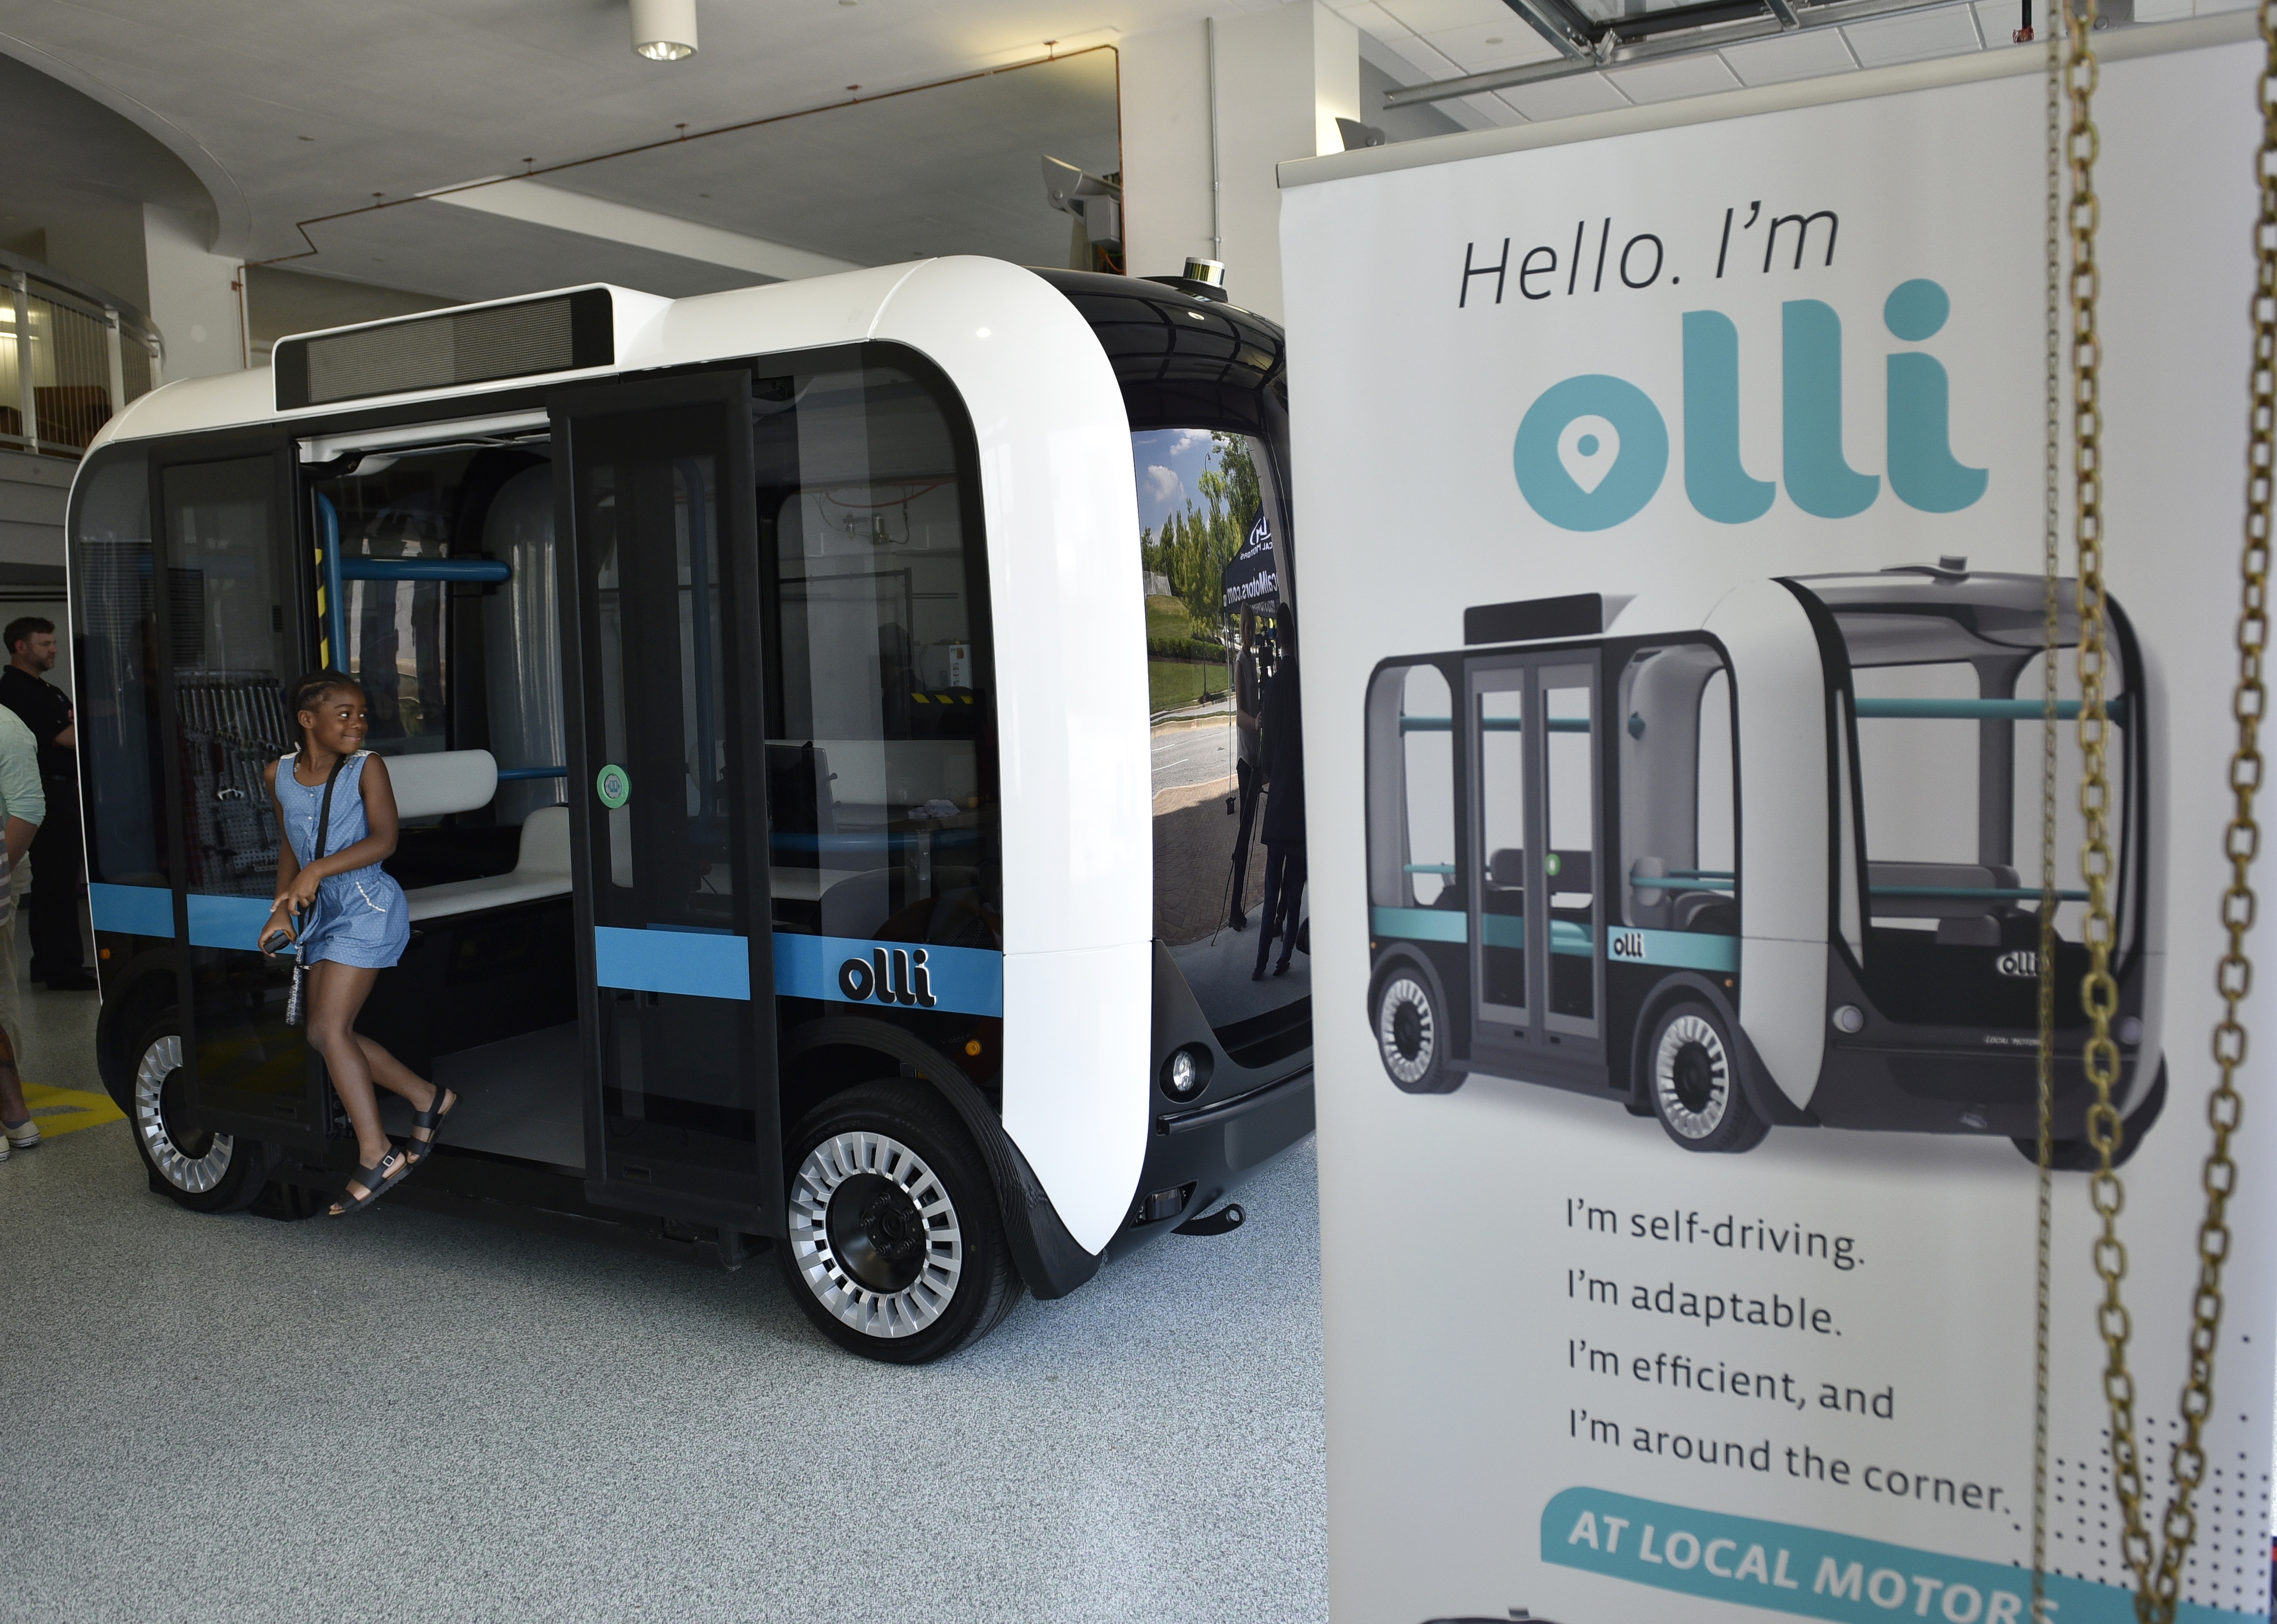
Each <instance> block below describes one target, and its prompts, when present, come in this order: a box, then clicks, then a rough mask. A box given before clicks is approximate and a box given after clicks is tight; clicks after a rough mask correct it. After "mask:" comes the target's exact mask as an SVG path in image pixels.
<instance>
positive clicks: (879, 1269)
mask: <svg viewBox="0 0 2277 1624" xmlns="http://www.w3.org/2000/svg"><path fill="white" fill-rule="evenodd" d="M790 1247H791V1256H792V1258H793V1260H794V1261H795V1262H796V1264H798V1272H799V1278H800V1279H803V1280H804V1281H805V1282H806V1286H807V1289H808V1290H809V1291H811V1292H812V1293H813V1294H814V1296H815V1301H818V1302H819V1303H821V1304H822V1306H823V1307H825V1308H826V1309H829V1310H830V1312H831V1313H832V1314H834V1315H835V1316H836V1317H837V1318H838V1319H839V1320H840V1321H841V1323H843V1324H847V1325H849V1326H851V1327H852V1328H853V1329H855V1330H856V1331H858V1332H861V1333H862V1334H863V1335H864V1336H874V1337H905V1336H910V1335H912V1334H914V1333H915V1332H919V1331H922V1330H924V1329H925V1327H926V1326H927V1325H930V1324H933V1321H935V1320H936V1319H939V1318H940V1316H941V1314H942V1313H943V1312H944V1311H945V1310H946V1309H948V1304H949V1301H950V1299H951V1298H953V1297H954V1296H955V1295H956V1286H957V1281H958V1279H959V1278H960V1276H961V1275H962V1274H963V1268H964V1237H963V1230H962V1228H961V1227H960V1226H959V1225H958V1223H957V1217H956V1203H955V1202H953V1201H951V1200H950V1199H949V1195H948V1188H947V1187H946V1186H945V1185H944V1184H943V1183H942V1182H941V1180H940V1176H939V1175H938V1174H936V1173H935V1172H933V1169H932V1168H931V1167H929V1166H927V1165H926V1164H925V1158H924V1157H920V1156H919V1155H918V1153H917V1152H916V1151H914V1150H911V1149H910V1147H909V1146H907V1145H905V1144H903V1143H902V1142H901V1141H900V1140H898V1139H895V1138H893V1137H891V1136H890V1135H885V1134H879V1133H872V1132H868V1131H862V1132H857V1133H851V1134H841V1135H837V1136H836V1137H834V1138H831V1139H826V1140H824V1141H823V1142H821V1143H820V1144H819V1145H817V1146H815V1147H814V1149H813V1150H810V1151H808V1152H807V1156H806V1159H805V1161H803V1162H802V1163H801V1164H800V1165H799V1169H798V1175H797V1177H796V1179H795V1180H792V1188H791V1192H790Z"/></svg>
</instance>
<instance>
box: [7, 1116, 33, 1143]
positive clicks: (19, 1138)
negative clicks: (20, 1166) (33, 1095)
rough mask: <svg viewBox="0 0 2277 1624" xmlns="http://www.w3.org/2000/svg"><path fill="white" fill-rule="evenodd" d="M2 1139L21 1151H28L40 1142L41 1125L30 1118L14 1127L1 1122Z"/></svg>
mask: <svg viewBox="0 0 2277 1624" xmlns="http://www.w3.org/2000/svg"><path fill="white" fill-rule="evenodd" d="M0 1139H5V1140H6V1141H7V1142H9V1143H10V1144H11V1145H13V1146H15V1147H16V1149H18V1150H30V1149H31V1148H32V1147H33V1146H34V1145H35V1144H37V1143H39V1142H40V1125H39V1124H38V1123H36V1122H34V1121H33V1120H32V1119H31V1118H29V1117H26V1118H25V1119H23V1120H22V1121H21V1122H19V1123H17V1124H16V1125H15V1126H14V1127H10V1126H9V1125H8V1124H7V1123H4V1122H0Z"/></svg>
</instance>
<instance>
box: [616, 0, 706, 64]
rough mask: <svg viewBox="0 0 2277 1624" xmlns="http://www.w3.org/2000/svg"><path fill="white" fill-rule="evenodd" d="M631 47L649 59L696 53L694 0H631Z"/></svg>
mask: <svg viewBox="0 0 2277 1624" xmlns="http://www.w3.org/2000/svg"><path fill="white" fill-rule="evenodd" d="M632 14H633V50H634V51H635V53H636V54H637V55H639V56H643V57H647V58H648V59H649V60H650V61H651V62H679V61H681V60H682V59H683V58H685V57H692V56H694V55H695V54H696V0H632Z"/></svg>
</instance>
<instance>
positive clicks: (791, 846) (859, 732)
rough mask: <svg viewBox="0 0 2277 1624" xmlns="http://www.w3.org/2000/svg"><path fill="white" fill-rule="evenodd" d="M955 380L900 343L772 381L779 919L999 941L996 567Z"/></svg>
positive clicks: (763, 526)
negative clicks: (912, 364) (984, 531)
mask: <svg viewBox="0 0 2277 1624" xmlns="http://www.w3.org/2000/svg"><path fill="white" fill-rule="evenodd" d="M936 391H940V393H939V394H937V393H936ZM943 398H946V390H945V386H943V385H938V384H935V383H933V382H931V381H930V376H929V375H927V376H920V375H919V374H918V372H916V371H915V370H914V369H912V368H905V367H902V366H898V365H895V364H890V363H889V362H887V361H886V360H883V359H882V358H880V359H878V360H872V361H871V362H870V364H859V365H850V366H849V365H841V366H838V367H834V368H825V369H820V370H817V371H812V372H803V373H796V374H793V375H790V376H784V377H777V378H770V379H763V380H761V381H760V382H759V383H758V386H757V400H756V402H755V406H756V421H755V424H754V429H753V454H754V465H755V469H756V474H757V478H758V489H759V503H758V512H759V528H760V546H761V550H762V552H763V554H764V555H765V557H764V559H763V564H762V573H763V575H764V576H765V578H766V580H767V583H768V596H769V598H770V600H771V610H770V612H771V614H772V617H773V622H774V630H775V635H774V636H773V638H771V639H769V640H768V649H767V657H768V662H769V672H768V683H767V718H768V719H767V740H768V745H767V778H768V798H769V808H768V812H769V820H770V824H771V834H770V839H771V841H772V844H773V851H772V854H771V858H770V862H771V865H772V882H773V884H772V892H773V905H774V918H775V922H776V925H777V928H778V929H781V930H800V931H808V932H819V934H821V935H824V936H834V937H857V938H865V939H866V938H881V939H886V940H893V941H912V942H937V943H941V944H945V945H961V946H969V947H979V948H992V949H999V950H1001V947H1002V945H1003V939H1002V938H1003V917H1002V916H1003V878H1002V876H1003V869H1002V861H1003V859H1002V854H1001V844H1000V842H1001V834H1000V830H1001V823H1000V820H999V812H998V801H997V793H998V792H997V784H996V761H995V749H994V732H995V718H994V710H993V709H992V705H991V697H992V696H991V692H990V678H991V672H992V671H993V669H994V665H993V659H992V656H991V653H990V644H989V625H988V616H987V609H986V604H987V596H986V594H987V586H986V582H987V564H986V556H985V554H984V551H983V548H982V537H981V535H980V534H979V530H978V527H977V526H968V523H967V514H968V511H969V510H970V509H971V508H972V506H973V505H975V504H977V502H978V497H979V493H978V490H977V489H976V488H975V486H974V484H973V482H972V481H971V477H970V474H971V471H970V470H969V469H967V468H964V467H960V461H959V457H958V453H957V446H956V437H955V436H954V435H953V434H952V432H951V429H950V420H949V417H948V411H947V409H945V407H944V405H943Z"/></svg>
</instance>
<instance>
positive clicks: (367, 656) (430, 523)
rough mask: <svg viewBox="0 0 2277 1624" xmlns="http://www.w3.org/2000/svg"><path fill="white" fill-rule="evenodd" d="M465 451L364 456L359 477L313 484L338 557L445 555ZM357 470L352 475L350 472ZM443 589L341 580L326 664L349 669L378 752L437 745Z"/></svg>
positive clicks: (443, 668) (444, 653) (442, 714)
mask: <svg viewBox="0 0 2277 1624" xmlns="http://www.w3.org/2000/svg"><path fill="white" fill-rule="evenodd" d="M475 456H476V452H448V453H445V454H444V455H442V456H435V455H432V454H430V455H427V456H415V457H408V458H405V459H400V460H393V461H390V460H388V459H381V458H370V459H367V460H366V465H365V466H366V467H369V470H370V471H369V473H362V476H361V477H357V476H354V475H351V476H350V477H347V478H345V479H340V480H336V481H331V482H326V483H324V484H323V485H320V486H319V487H318V489H319V490H320V491H322V492H323V493H324V497H325V500H326V501H328V502H329V503H331V506H332V509H333V512H334V514H335V515H336V516H337V520H338V523H339V535H340V552H341V556H342V557H343V558H448V557H450V556H451V552H452V545H451V543H452V541H453V527H454V520H455V519H456V517H457V512H458V509H459V508H460V506H461V501H462V498H463V496H464V495H465V494H468V493H467V492H466V491H465V489H464V485H463V481H464V476H465V474H466V470H467V466H468V463H469V462H470V461H471V460H472V459H474V457H475ZM359 472H360V473H361V472H362V471H361V470H359ZM449 593H450V588H449V586H448V585H447V584H446V583H445V582H442V581H349V582H347V649H346V650H345V656H343V655H342V654H341V653H335V654H334V656H333V661H334V664H338V665H339V666H340V668H341V669H342V670H345V671H353V672H355V673H356V675H357V679H358V680H360V681H361V682H362V684H363V687H364V694H365V696H366V699H367V701H368V702H369V715H370V718H371V732H370V734H369V737H368V743H369V747H370V748H372V749H375V750H377V751H378V752H379V753H380V754H382V755H401V754H404V753H406V752H410V751H423V750H446V749H448V748H450V747H451V746H450V713H449V710H448V709H447V705H446V682H447V680H448V678H449V671H448V665H449V653H450V649H449V643H448V641H447V635H446V626H445V617H446V612H447V611H446V601H447V598H448V596H449Z"/></svg>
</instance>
